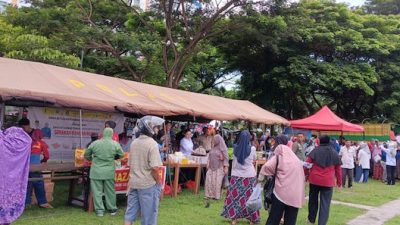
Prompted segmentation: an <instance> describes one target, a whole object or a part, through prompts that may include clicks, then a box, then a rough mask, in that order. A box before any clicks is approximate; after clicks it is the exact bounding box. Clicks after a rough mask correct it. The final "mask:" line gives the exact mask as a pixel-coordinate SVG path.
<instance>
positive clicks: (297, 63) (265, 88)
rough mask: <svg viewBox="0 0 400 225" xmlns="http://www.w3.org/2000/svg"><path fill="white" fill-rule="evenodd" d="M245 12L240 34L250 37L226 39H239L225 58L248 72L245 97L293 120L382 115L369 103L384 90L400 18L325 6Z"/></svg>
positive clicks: (243, 88)
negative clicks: (325, 114)
mask: <svg viewBox="0 0 400 225" xmlns="http://www.w3.org/2000/svg"><path fill="white" fill-rule="evenodd" d="M247 14H248V15H249V17H248V18H247V19H246V21H245V22H246V23H247V26H246V29H245V30H242V31H241V32H242V33H246V34H247V35H246V36H242V35H240V33H237V32H233V33H232V34H231V35H230V36H227V38H226V39H224V40H221V42H230V41H232V40H238V41H237V42H236V43H235V44H230V46H229V47H228V46H227V47H226V48H225V49H224V52H225V54H226V55H229V56H233V57H231V58H230V60H231V61H233V65H234V66H236V67H237V68H238V69H239V70H240V72H241V73H242V74H243V75H242V79H241V83H240V84H241V91H240V93H241V96H242V97H244V98H247V99H250V100H252V101H254V102H256V103H258V104H260V105H262V106H264V107H267V108H269V109H272V110H274V111H276V112H278V113H280V114H282V115H285V116H286V117H288V118H298V117H303V116H305V115H307V114H310V113H313V112H315V111H316V109H318V108H320V107H321V106H322V105H329V106H331V107H333V108H336V111H337V112H338V113H339V115H341V116H343V117H345V118H348V119H352V118H361V117H365V116H367V117H370V115H371V114H372V113H377V111H374V110H371V108H372V106H371V102H370V100H371V99H373V97H374V96H375V97H376V95H378V96H379V93H380V92H379V89H378V88H377V87H378V85H384V84H382V83H381V80H380V79H381V76H382V73H383V71H382V73H381V71H380V68H383V67H385V66H387V65H388V64H387V63H388V61H385V62H383V59H388V58H387V57H389V56H390V55H391V54H393V53H394V52H395V51H396V50H397V49H398V47H399V46H398V44H399V41H398V38H399V35H398V34H397V33H398V31H397V28H396V27H398V25H399V21H400V20H398V17H384V16H376V15H364V14H362V13H361V12H359V11H351V10H350V9H349V8H347V6H346V5H343V4H336V3H333V2H328V1H327V2H320V1H303V2H301V3H299V4H293V5H292V6H290V7H285V8H283V9H282V10H281V11H280V13H279V14H276V13H271V12H270V11H263V12H261V13H259V12H257V11H256V10H254V9H249V11H248V12H247ZM240 21H242V22H243V20H240ZM389 61H391V60H389ZM391 62H393V61H391ZM380 63H384V65H385V66H383V65H380ZM382 66H383V67H382ZM374 103H375V104H376V101H374ZM372 111H374V112H372Z"/></svg>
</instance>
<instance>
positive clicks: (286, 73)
mask: <svg viewBox="0 0 400 225" xmlns="http://www.w3.org/2000/svg"><path fill="white" fill-rule="evenodd" d="M29 2H30V3H31V5H30V6H29V7H20V8H13V7H9V8H8V9H7V10H6V11H5V12H4V13H3V14H1V16H0V53H1V54H2V55H4V56H6V57H12V58H19V59H26V60H33V61H40V62H45V63H50V64H55V65H60V66H66V67H71V68H78V67H79V66H80V67H82V69H83V70H87V71H91V72H95V73H99V74H105V75H109V76H115V77H119V78H124V79H130V80H135V81H139V82H147V83H152V84H157V85H164V86H168V87H172V88H181V89H185V90H190V91H195V92H202V93H208V94H214V95H222V96H227V97H231V98H242V99H248V100H251V101H253V102H255V103H256V104H258V105H261V106H262V107H265V108H267V109H269V110H272V111H275V112H277V113H279V114H281V115H283V116H285V117H287V118H300V117H303V116H306V115H308V114H311V113H313V112H315V111H316V110H317V109H319V108H320V107H321V106H323V105H329V106H330V107H331V108H333V109H334V110H335V111H336V112H337V113H338V114H339V115H340V116H343V117H344V118H347V119H354V118H356V119H360V118H373V117H375V118H377V117H380V118H389V119H391V120H393V121H397V120H399V119H400V106H399V101H400V100H399V99H400V98H399V97H400V81H399V79H398V78H399V76H400V61H399V60H400V55H399V51H400V46H399V45H400V35H399V33H400V15H399V8H400V6H399V2H398V1H395V0H369V1H367V2H366V4H365V5H364V6H363V7H359V8H353V9H351V8H349V7H348V6H347V5H345V4H340V3H335V1H330V0H302V1H299V2H298V3H291V1H286V0H268V1H245V0H242V1H239V0H228V1H221V3H220V4H217V3H218V1H186V0H179V1H177V0H163V1H154V4H153V5H151V7H150V9H149V10H148V11H143V10H141V9H140V8H138V7H137V6H135V5H134V4H133V1H126V0H115V1H108V0H63V1H61V0H30V1H29ZM8 31H9V32H8ZM81 56H83V64H82V65H81V63H80V57H81ZM226 81H230V82H235V81H237V85H236V86H235V88H233V89H231V87H230V88H226V87H224V84H225V82H226Z"/></svg>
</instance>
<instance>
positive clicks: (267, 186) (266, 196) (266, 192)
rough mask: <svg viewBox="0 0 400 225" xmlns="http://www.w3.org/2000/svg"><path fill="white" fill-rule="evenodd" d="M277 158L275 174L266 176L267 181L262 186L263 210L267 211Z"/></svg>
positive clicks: (272, 189)
mask: <svg viewBox="0 0 400 225" xmlns="http://www.w3.org/2000/svg"><path fill="white" fill-rule="evenodd" d="M278 164H279V157H278V155H277V156H276V166H275V174H274V175H273V176H268V177H267V181H266V182H265V184H264V190H263V192H264V209H265V210H268V209H269V207H270V206H271V204H272V195H273V194H274V187H275V178H276V174H277V171H278Z"/></svg>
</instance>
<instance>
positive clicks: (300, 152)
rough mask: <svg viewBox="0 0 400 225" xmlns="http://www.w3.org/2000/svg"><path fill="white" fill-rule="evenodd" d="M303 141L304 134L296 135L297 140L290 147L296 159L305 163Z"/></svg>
mask: <svg viewBox="0 0 400 225" xmlns="http://www.w3.org/2000/svg"><path fill="white" fill-rule="evenodd" d="M305 141H306V138H305V137H304V134H302V133H299V134H297V140H296V141H295V142H294V143H293V146H292V150H293V152H294V154H296V156H297V158H299V159H300V160H301V161H305V149H304V146H305Z"/></svg>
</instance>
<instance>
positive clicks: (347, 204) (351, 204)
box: [332, 200, 375, 225]
mask: <svg viewBox="0 0 400 225" xmlns="http://www.w3.org/2000/svg"><path fill="white" fill-rule="evenodd" d="M332 204H335V205H345V206H350V207H353V208H359V209H365V210H373V209H375V207H373V206H368V205H359V204H353V203H347V202H339V201H335V200H332ZM370 225H371V224H370Z"/></svg>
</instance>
